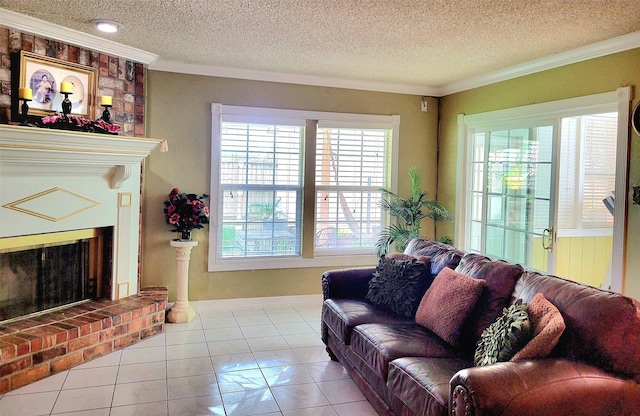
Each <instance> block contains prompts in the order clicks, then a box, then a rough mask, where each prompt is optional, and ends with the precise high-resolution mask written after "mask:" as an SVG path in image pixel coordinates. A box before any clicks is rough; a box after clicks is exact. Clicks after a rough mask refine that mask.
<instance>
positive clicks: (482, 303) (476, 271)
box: [456, 254, 524, 345]
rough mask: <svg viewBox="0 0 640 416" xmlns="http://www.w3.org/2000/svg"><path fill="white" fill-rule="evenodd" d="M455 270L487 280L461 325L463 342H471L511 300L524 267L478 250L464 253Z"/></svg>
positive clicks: (476, 340) (473, 342)
mask: <svg viewBox="0 0 640 416" xmlns="http://www.w3.org/2000/svg"><path fill="white" fill-rule="evenodd" d="M456 271H457V272H459V273H464V274H466V275H468V276H471V277H475V278H476V279H483V280H485V281H486V282H487V286H486V288H485V290H484V292H483V294H482V296H481V297H480V300H479V301H478V303H477V304H476V307H475V308H474V310H473V312H472V313H471V319H469V322H467V324H465V326H466V327H465V329H464V333H465V340H464V342H465V343H466V344H468V345H475V344H476V343H477V342H478V340H479V339H480V336H481V335H482V332H483V331H484V330H485V329H487V327H488V326H489V325H491V324H492V323H493V322H494V321H495V320H496V319H497V318H498V316H500V315H502V310H503V308H504V307H505V306H507V305H508V304H509V302H510V301H511V293H512V292H513V288H514V287H515V285H516V281H517V280H518V278H519V277H520V276H521V275H522V272H523V271H524V269H523V268H522V266H520V265H519V264H511V263H507V262H505V261H502V260H491V259H489V258H488V257H485V256H481V255H479V254H465V255H464V257H462V260H460V264H459V265H458V267H457V268H456Z"/></svg>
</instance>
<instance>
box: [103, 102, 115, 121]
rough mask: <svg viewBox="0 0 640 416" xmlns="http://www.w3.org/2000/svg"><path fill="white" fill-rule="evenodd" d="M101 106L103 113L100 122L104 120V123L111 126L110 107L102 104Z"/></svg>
mask: <svg viewBox="0 0 640 416" xmlns="http://www.w3.org/2000/svg"><path fill="white" fill-rule="evenodd" d="M102 106H103V107H104V111H103V112H102V120H104V122H105V123H109V124H113V123H112V122H111V113H110V112H109V107H112V106H110V105H105V104H102Z"/></svg>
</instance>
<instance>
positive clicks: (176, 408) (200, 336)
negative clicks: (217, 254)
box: [0, 299, 376, 416]
mask: <svg viewBox="0 0 640 416" xmlns="http://www.w3.org/2000/svg"><path fill="white" fill-rule="evenodd" d="M211 305H212V304H211V303H207V302H193V306H194V308H195V309H196V312H197V316H196V319H195V320H194V321H192V322H189V323H187V324H167V325H166V332H165V333H163V334H160V335H156V336H154V337H151V338H149V339H147V340H145V341H143V342H140V343H138V344H136V345H132V346H131V347H128V348H126V349H124V350H121V351H117V352H114V353H111V354H109V355H106V356H103V357H100V358H97V359H95V360H93V361H90V362H88V363H85V364H83V365H80V366H78V367H75V368H73V369H71V370H68V371H65V372H62V373H59V374H56V375H54V376H51V377H48V378H46V379H44V380H40V381H38V382H36V383H33V384H30V385H28V386H25V387H22V388H20V389H17V390H14V391H12V392H9V393H7V394H5V395H4V396H0V415H2V416H14V415H15V416H18V415H20V416H31V415H77V416H79V415H82V416H124V415H143V416H146V415H153V416H161V415H168V416H177V415H220V416H222V415H227V416H243V415H270V416H271V415H280V416H375V415H376V413H375V411H374V410H373V409H372V408H371V406H370V405H369V403H368V402H367V401H366V399H365V398H364V396H363V395H362V393H360V391H359V390H358V388H357V387H356V385H355V384H354V383H353V382H352V381H351V379H350V378H349V377H348V375H347V373H346V371H345V370H344V368H343V367H342V366H341V365H340V364H338V363H336V362H332V361H330V360H329V358H328V356H327V353H326V352H325V349H324V346H323V344H322V341H321V340H320V335H319V331H320V304H319V303H318V304H309V302H308V301H306V299H305V302H301V303H296V302H295V301H294V302H291V303H289V302H287V303H286V304H281V305H267V306H264V307H256V306H253V307H236V308H229V307H220V306H211Z"/></svg>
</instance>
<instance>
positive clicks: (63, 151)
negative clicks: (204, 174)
mask: <svg viewBox="0 0 640 416" xmlns="http://www.w3.org/2000/svg"><path fill="white" fill-rule="evenodd" d="M161 143H162V140H159V139H149V138H138V137H129V136H116V135H109V134H97V133H83V132H74V131H66V130H53V129H43V128H37V127H24V126H11V125H0V174H2V175H38V174H42V173H46V174H54V173H55V174H60V175H77V174H87V175H106V176H107V177H108V178H109V179H108V180H109V182H110V186H111V188H112V189H116V188H119V187H120V186H121V185H122V183H123V181H124V180H126V179H127V178H128V177H129V175H127V172H130V170H131V168H132V167H134V166H136V165H137V164H139V163H140V162H141V161H142V160H143V159H144V158H145V157H147V156H148V155H149V154H150V153H151V151H153V150H154V149H155V148H156V147H158V146H159V145H160V144H161Z"/></svg>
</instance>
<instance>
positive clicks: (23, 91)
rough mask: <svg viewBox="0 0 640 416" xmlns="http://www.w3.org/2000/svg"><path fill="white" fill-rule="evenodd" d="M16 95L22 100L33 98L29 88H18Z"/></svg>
mask: <svg viewBox="0 0 640 416" xmlns="http://www.w3.org/2000/svg"><path fill="white" fill-rule="evenodd" d="M18 97H19V98H22V99H23V100H33V91H31V88H18Z"/></svg>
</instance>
